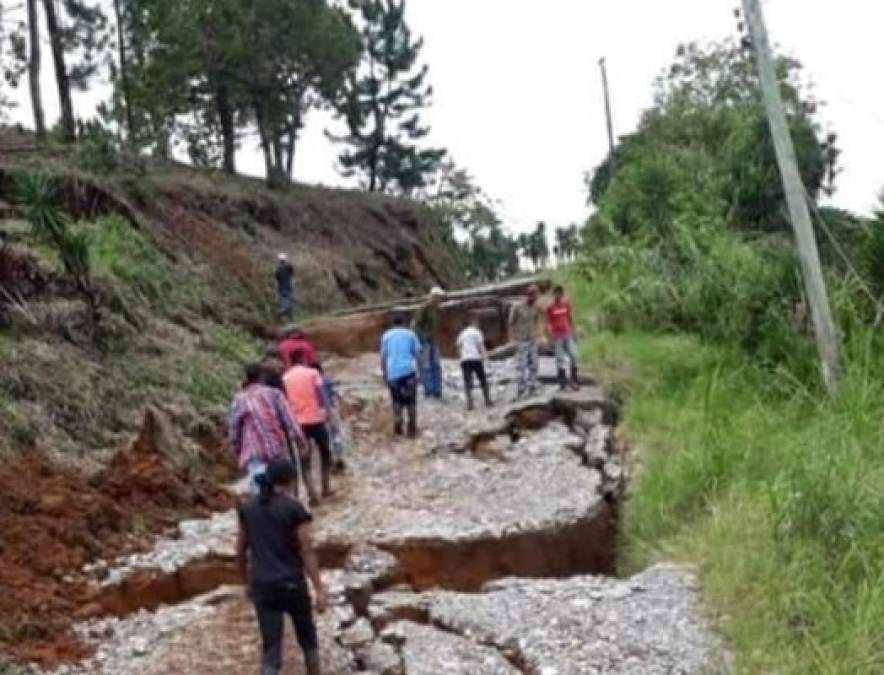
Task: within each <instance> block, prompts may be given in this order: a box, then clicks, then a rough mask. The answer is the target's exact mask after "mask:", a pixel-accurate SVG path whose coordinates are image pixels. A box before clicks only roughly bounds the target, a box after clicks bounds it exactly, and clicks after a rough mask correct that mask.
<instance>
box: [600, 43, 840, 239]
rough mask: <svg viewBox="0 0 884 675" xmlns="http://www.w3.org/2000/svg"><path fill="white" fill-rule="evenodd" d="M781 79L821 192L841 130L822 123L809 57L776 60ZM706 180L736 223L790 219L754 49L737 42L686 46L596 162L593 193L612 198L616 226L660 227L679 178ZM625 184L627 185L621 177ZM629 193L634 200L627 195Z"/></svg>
mask: <svg viewBox="0 0 884 675" xmlns="http://www.w3.org/2000/svg"><path fill="white" fill-rule="evenodd" d="M778 68H779V76H780V82H781V88H782V91H783V96H784V100H785V103H786V110H787V114H788V118H789V124H790V127H791V131H792V136H793V138H794V140H795V146H796V151H797V155H798V160H799V165H800V169H801V174H802V178H803V180H804V183H805V185H806V187H807V189H808V192H809V193H810V194H811V195H812V196H814V197H816V196H817V195H819V194H820V193H821V191H823V190H831V189H832V183H833V181H834V178H835V176H836V173H837V168H836V164H837V158H838V150H837V148H836V146H835V144H836V141H837V137H836V136H835V135H834V134H828V135H826V134H823V133H822V131H821V127H820V125H819V123H818V122H817V113H818V109H819V104H818V102H817V101H816V100H814V99H813V98H812V97H811V96H810V95H809V94H808V93H807V88H806V87H803V86H802V84H801V82H802V80H801V70H802V68H801V64H800V63H799V62H798V61H795V60H794V59H784V58H781V59H779V61H778ZM697 180H699V181H701V182H703V183H704V184H706V185H707V186H708V187H709V188H710V194H711V195H712V196H714V198H715V199H716V201H717V202H719V204H720V205H721V206H722V208H723V209H724V214H725V215H726V217H727V219H728V221H729V222H730V223H731V224H732V225H733V226H734V227H736V228H738V229H741V230H747V231H755V232H771V231H784V230H785V229H787V227H788V221H787V220H786V217H785V200H784V194H783V188H782V181H781V179H780V176H779V171H778V168H777V163H776V156H775V153H774V148H773V143H772V139H771V135H770V130H769V128H768V124H767V119H766V117H765V114H764V109H763V107H762V105H761V98H760V89H759V84H758V78H757V74H756V70H755V66H754V63H753V60H752V57H751V54H750V53H748V52H746V51H744V50H743V49H741V48H740V47H739V46H738V45H736V44H734V43H730V42H728V43H723V44H715V45H711V46H709V47H700V46H698V45H696V44H691V45H686V46H682V47H680V48H679V51H678V54H677V57H676V60H675V62H674V64H673V65H672V67H671V68H670V69H669V70H668V71H667V72H666V73H665V74H664V75H663V76H661V77H660V78H659V80H658V81H657V85H656V92H655V104H654V106H653V107H652V108H651V109H650V110H649V111H647V112H646V113H645V115H644V116H643V118H642V121H641V123H640V125H639V128H638V130H637V131H636V132H635V133H634V134H632V135H630V136H627V137H625V138H624V139H622V141H621V142H620V144H619V145H618V147H617V148H616V150H615V152H614V155H613V156H612V157H608V158H607V159H606V160H605V161H604V162H603V163H602V164H601V165H600V166H599V167H598V169H597V170H596V171H595V174H594V176H593V178H592V180H591V182H590V196H591V199H592V201H593V202H594V203H595V204H596V205H602V204H603V203H605V201H606V200H605V197H606V196H607V194H608V192H609V190H613V191H615V192H618V191H619V192H622V193H626V192H629V193H630V199H629V200H627V199H626V195H625V194H621V195H620V197H619V198H612V199H610V200H607V201H608V203H609V204H614V203H616V204H617V206H616V208H613V209H612V210H611V212H610V213H609V214H608V215H609V217H610V221H609V224H610V225H611V226H612V227H614V229H615V230H617V231H620V232H624V233H629V232H632V231H634V230H635V229H636V228H639V227H643V226H646V225H651V226H653V227H654V228H655V229H656V230H657V232H658V233H660V232H661V231H662V230H661V227H662V225H663V224H664V223H666V222H667V221H668V220H669V219H670V218H671V215H672V210H673V206H674V201H675V200H677V193H678V190H679V186H680V185H681V181H697ZM618 183H619V185H617V184H618ZM627 201H631V203H627Z"/></svg>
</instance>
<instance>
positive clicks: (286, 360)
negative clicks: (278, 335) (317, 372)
mask: <svg viewBox="0 0 884 675" xmlns="http://www.w3.org/2000/svg"><path fill="white" fill-rule="evenodd" d="M277 348H278V350H279V357H280V358H281V359H282V365H283V367H284V368H285V369H286V370H288V369H289V368H291V367H292V355H293V354H294V353H295V352H303V354H304V365H306V366H308V367H310V368H313V367H314V366H315V365H316V362H317V358H316V347H314V346H313V343H312V342H310V339H309V338H308V337H307V336H306V335H305V334H304V331H303V330H301V329H300V328H298V327H297V326H295V327H293V328H289V329H287V330H286V331H285V334H284V336H283V339H282V340H281V341H280V343H279V345H278V346H277Z"/></svg>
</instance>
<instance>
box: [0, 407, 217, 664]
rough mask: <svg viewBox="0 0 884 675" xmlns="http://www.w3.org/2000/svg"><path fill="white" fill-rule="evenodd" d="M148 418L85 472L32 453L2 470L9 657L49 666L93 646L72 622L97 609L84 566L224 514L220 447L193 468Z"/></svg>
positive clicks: (1, 565)
mask: <svg viewBox="0 0 884 675" xmlns="http://www.w3.org/2000/svg"><path fill="white" fill-rule="evenodd" d="M155 424H156V422H155V419H154V418H153V417H152V416H151V415H148V416H147V417H146V420H145V425H144V428H143V430H142V433H141V434H140V435H139V437H138V438H137V439H136V440H135V442H134V443H133V444H132V446H131V447H129V448H127V449H125V450H123V451H121V452H119V453H118V454H116V455H115V456H114V457H113V459H112V460H111V462H110V463H109V464H108V466H107V467H106V468H104V469H102V470H99V471H97V472H93V473H92V474H89V473H87V472H85V471H83V470H82V469H79V468H76V467H73V466H63V465H61V464H60V463H58V462H57V461H55V460H53V459H50V458H49V456H48V455H47V454H45V453H43V452H40V451H37V450H35V451H33V452H29V453H26V454H23V455H21V456H19V457H16V458H13V459H11V460H9V461H6V462H4V463H2V464H0V532H2V533H3V534H2V540H0V542H2V543H0V588H2V589H3V592H2V593H0V647H2V651H4V652H6V653H7V654H9V655H11V656H12V657H13V658H14V659H15V660H19V661H25V662H36V663H41V664H52V663H57V662H60V661H69V660H76V659H78V658H82V657H84V656H86V655H87V654H88V653H90V652H91V649H90V648H89V647H88V646H87V645H85V644H84V643H83V642H82V641H81V640H79V639H77V638H75V637H74V636H73V634H72V632H71V630H70V628H71V625H72V624H73V623H74V622H75V621H77V620H82V619H83V618H86V617H87V616H88V615H89V614H90V613H91V612H93V611H95V609H96V608H95V606H94V605H93V604H92V600H93V595H94V594H95V588H94V583H93V582H94V580H92V579H90V578H89V577H88V575H86V574H85V573H84V571H83V568H84V565H86V564H87V563H88V562H90V561H93V560H96V559H102V558H113V557H117V556H121V555H125V554H129V553H132V552H134V551H138V550H141V549H144V548H146V547H149V546H150V544H151V542H152V540H153V538H154V536H155V535H158V534H160V533H162V532H165V531H167V530H169V529H170V528H172V527H174V526H175V525H176V523H177V522H178V521H179V520H180V519H181V518H184V517H195V516H198V517H206V516H208V515H209V514H210V513H212V512H213V511H218V510H222V509H226V508H229V507H230V505H231V503H232V500H231V495H230V494H229V493H228V492H227V491H226V490H225V489H224V488H223V487H222V486H223V484H224V481H225V480H229V479H230V478H231V477H232V476H233V475H234V468H233V466H232V464H231V463H229V461H228V459H227V457H226V456H225V455H224V454H223V452H222V451H221V447H222V446H220V445H219V444H217V443H215V444H208V443H207V446H206V447H205V448H204V452H203V455H202V458H201V459H202V463H203V466H202V467H201V469H200V471H199V472H196V471H191V470H190V469H189V468H188V467H185V466H181V465H179V464H177V463H176V461H174V460H173V459H172V458H171V457H169V456H167V455H165V454H164V453H163V452H162V451H161V450H160V449H159V448H158V447H157V442H156V440H157V439H156V434H157V433H158V430H157V428H156V426H155Z"/></svg>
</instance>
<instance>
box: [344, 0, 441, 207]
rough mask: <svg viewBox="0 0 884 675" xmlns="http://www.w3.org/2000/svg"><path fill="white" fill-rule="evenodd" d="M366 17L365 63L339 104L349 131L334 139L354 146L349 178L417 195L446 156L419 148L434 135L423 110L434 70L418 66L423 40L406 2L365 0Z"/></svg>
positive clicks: (348, 154) (348, 160) (348, 165)
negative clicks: (412, 27) (409, 22)
mask: <svg viewBox="0 0 884 675" xmlns="http://www.w3.org/2000/svg"><path fill="white" fill-rule="evenodd" d="M361 13H362V22H363V28H362V41H363V46H364V48H365V62H364V63H363V64H362V66H361V67H360V69H359V71H358V72H356V73H354V74H353V75H352V76H351V78H350V80H349V82H348V86H347V90H346V94H345V95H344V97H343V98H342V100H341V101H340V102H339V105H338V109H339V111H340V112H341V114H342V115H343V117H344V119H345V120H346V123H347V128H348V132H349V133H348V135H347V136H345V137H337V136H334V135H331V134H330V135H329V136H330V138H332V139H333V140H336V141H339V142H341V143H344V144H346V145H348V146H350V147H349V149H348V150H346V151H345V152H343V153H342V154H341V156H340V158H339V159H340V168H341V173H342V174H343V175H344V176H354V175H362V176H363V177H364V179H365V186H366V187H367V188H368V190H370V191H372V192H374V191H388V190H398V191H400V192H402V193H405V194H411V193H412V192H414V191H415V190H419V189H421V188H423V187H424V186H425V185H426V183H427V179H428V177H429V176H430V175H431V174H432V173H433V172H434V171H435V170H436V168H437V167H438V165H439V163H440V162H441V160H442V158H443V157H444V156H445V151H444V150H440V149H433V148H424V149H421V148H419V147H418V142H419V141H420V140H422V139H424V138H425V137H426V136H427V134H428V133H429V128H428V127H427V126H426V125H423V124H421V121H420V111H421V110H422V109H423V108H425V107H426V106H427V104H428V102H429V99H430V97H431V96H432V88H431V87H430V86H428V85H427V84H426V78H427V73H428V67H427V66H426V65H423V66H419V65H418V58H419V56H420V51H421V49H422V47H423V40H422V39H418V40H415V39H414V38H413V37H412V33H411V30H410V29H409V27H408V25H407V24H406V22H405V0H400V1H399V2H396V0H365V1H364V2H362V3H361Z"/></svg>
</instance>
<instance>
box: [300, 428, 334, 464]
mask: <svg viewBox="0 0 884 675" xmlns="http://www.w3.org/2000/svg"><path fill="white" fill-rule="evenodd" d="M301 430H302V431H303V432H304V436H306V437H307V440H308V441H313V443H314V444H315V445H316V448H317V450H319V461H320V462H321V466H322V470H323V471H330V470H331V464H332V456H331V438H330V437H329V435H328V427H327V426H325V423H324V422H321V423H320V424H304V425H303V426H302V427H301ZM301 461H302V462H304V471H305V472H309V471H310V459H309V458H308V459H307V460H301Z"/></svg>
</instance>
